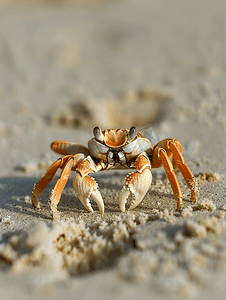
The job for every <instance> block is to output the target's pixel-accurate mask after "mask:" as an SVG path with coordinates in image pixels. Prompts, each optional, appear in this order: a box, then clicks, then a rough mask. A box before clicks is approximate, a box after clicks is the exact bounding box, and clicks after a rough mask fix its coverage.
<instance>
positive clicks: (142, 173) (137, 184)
mask: <svg viewBox="0 0 226 300" xmlns="http://www.w3.org/2000/svg"><path fill="white" fill-rule="evenodd" d="M131 167H133V168H135V169H136V170H137V172H134V173H130V174H128V176H127V177H126V180H125V185H124V186H123V188H122V190H121V193H120V195H119V208H120V210H121V211H122V212H124V211H125V204H126V202H127V198H128V196H129V195H130V193H132V194H133V195H134V200H133V201H132V203H131V205H130V207H129V210H132V209H134V208H135V207H137V205H138V204H139V203H140V202H141V201H142V199H143V198H144V196H145V194H146V193H147V191H148V189H149V187H150V185H151V182H152V174H151V170H150V168H151V165H150V161H149V158H148V157H147V155H146V154H145V153H141V154H140V155H139V156H138V157H137V159H136V160H135V163H134V164H133V165H132V166H131Z"/></svg>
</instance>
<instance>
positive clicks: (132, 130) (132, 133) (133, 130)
mask: <svg viewBox="0 0 226 300" xmlns="http://www.w3.org/2000/svg"><path fill="white" fill-rule="evenodd" d="M136 136H137V129H136V127H135V126H132V127H131V128H130V130H129V137H130V139H131V140H133V139H134V138H135V137H136Z"/></svg>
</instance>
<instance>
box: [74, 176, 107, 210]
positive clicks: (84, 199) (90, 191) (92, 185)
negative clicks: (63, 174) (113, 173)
mask: <svg viewBox="0 0 226 300" xmlns="http://www.w3.org/2000/svg"><path fill="white" fill-rule="evenodd" d="M73 187H74V190H75V193H76V194H77V196H78V198H79V200H80V201H81V203H82V204H83V205H84V206H85V208H86V209H87V210H88V211H90V212H93V208H92V206H91V204H90V199H89V198H90V197H92V198H93V200H94V201H95V202H96V203H97V205H98V208H99V211H100V213H101V214H103V213H104V202H103V199H102V196H101V194H100V191H99V190H98V185H97V183H96V181H95V180H94V179H93V178H90V177H89V176H88V175H86V176H84V177H82V176H81V175H80V174H79V173H78V172H77V173H76V174H75V176H74V178H73Z"/></svg>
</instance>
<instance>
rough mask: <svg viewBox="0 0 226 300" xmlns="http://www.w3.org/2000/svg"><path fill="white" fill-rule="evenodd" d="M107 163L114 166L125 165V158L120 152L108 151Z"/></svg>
mask: <svg viewBox="0 0 226 300" xmlns="http://www.w3.org/2000/svg"><path fill="white" fill-rule="evenodd" d="M108 163H109V164H111V165H114V164H116V163H119V164H121V165H124V164H126V158H125V155H124V154H123V152H122V151H109V153H108Z"/></svg>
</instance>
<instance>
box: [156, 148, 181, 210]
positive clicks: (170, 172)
mask: <svg viewBox="0 0 226 300" xmlns="http://www.w3.org/2000/svg"><path fill="white" fill-rule="evenodd" d="M159 155H160V157H161V160H162V165H163V167H164V169H165V171H166V175H167V177H168V178H169V182H170V184H171V187H172V190H173V194H174V197H175V198H176V199H177V201H178V202H177V210H178V211H179V210H180V207H181V204H182V199H183V196H182V192H181V188H180V185H179V182H178V179H177V177H176V174H175V171H174V169H173V165H172V163H171V161H170V159H169V156H168V155H167V153H166V150H165V149H162V148H160V149H159Z"/></svg>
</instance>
